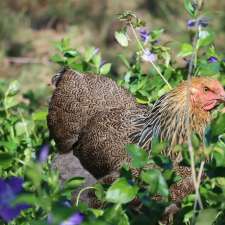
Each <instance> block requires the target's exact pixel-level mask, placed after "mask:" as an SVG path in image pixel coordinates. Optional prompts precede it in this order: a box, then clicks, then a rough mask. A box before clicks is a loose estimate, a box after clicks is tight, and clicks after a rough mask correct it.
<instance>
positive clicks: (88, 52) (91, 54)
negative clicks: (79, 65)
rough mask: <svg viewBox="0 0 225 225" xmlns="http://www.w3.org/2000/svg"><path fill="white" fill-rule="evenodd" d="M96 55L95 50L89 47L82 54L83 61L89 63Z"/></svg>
mask: <svg viewBox="0 0 225 225" xmlns="http://www.w3.org/2000/svg"><path fill="white" fill-rule="evenodd" d="M96 53H97V49H96V48H94V47H89V48H87V49H86V50H85V52H84V60H85V61H86V62H89V61H90V60H91V59H92V58H93V57H94V56H95V54H96Z"/></svg>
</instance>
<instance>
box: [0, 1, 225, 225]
mask: <svg viewBox="0 0 225 225" xmlns="http://www.w3.org/2000/svg"><path fill="white" fill-rule="evenodd" d="M13 2H14V1H8V5H10V4H13ZM22 2H23V4H18V2H17V1H16V3H15V5H13V7H14V8H13V7H12V5H11V9H10V11H8V10H9V9H8V8H7V7H8V6H7V7H6V5H3V6H2V7H0V10H1V11H2V13H3V14H1V15H6V16H4V17H3V20H1V21H0V25H1V30H0V39H1V40H2V45H4V46H6V47H5V48H4V52H2V57H3V58H4V59H5V58H6V59H8V60H16V59H15V58H13V59H12V58H10V57H12V56H13V57H14V56H17V57H22V59H21V60H24V58H23V57H24V56H25V57H26V58H27V57H28V58H29V60H34V58H33V55H31V57H30V55H29V54H30V52H32V51H34V52H38V51H40V52H38V54H39V55H38V58H37V59H36V58H35V60H39V61H40V62H38V64H37V65H33V63H32V62H30V61H29V60H28V61H29V62H28V64H27V63H24V62H22V64H25V65H22V66H21V65H19V66H18V65H17V66H15V67H14V68H9V67H8V68H7V66H6V70H5V71H4V70H3V71H2V74H4V75H5V76H6V75H8V74H10V73H13V72H15V71H16V72H15V74H18V72H17V70H19V73H21V74H22V76H20V77H18V79H17V77H16V76H13V79H11V81H8V80H6V79H5V80H2V81H1V82H0V123H1V127H0V137H1V139H0V177H1V179H0V218H1V219H0V224H4V223H6V222H5V221H10V222H9V224H11V225H17V224H20V225H28V224H37V225H42V224H53V225H56V224H62V225H65V224H69V223H66V221H67V220H68V218H70V219H71V216H74V217H75V221H76V223H75V222H74V223H72V224H80V223H81V222H82V221H83V223H82V224H84V225H92V224H93V225H110V224H113V225H115V224H118V225H129V224H131V225H142V224H143V225H145V224H152V225H153V224H160V222H159V220H160V218H161V217H162V215H163V212H164V210H165V208H166V207H167V206H169V205H170V204H171V203H172V201H171V199H170V196H169V187H170V186H171V185H172V184H174V183H176V182H177V181H178V180H179V179H180V177H178V176H177V175H176V174H175V172H174V171H173V170H172V169H171V168H172V162H171V160H170V159H169V158H168V157H165V156H164V155H161V154H160V152H161V149H162V147H163V145H164V143H158V141H157V140H155V141H154V145H153V150H152V154H151V156H150V157H149V156H148V155H147V154H146V152H145V151H144V150H141V149H139V148H138V147H137V146H135V145H128V146H127V148H126V149H127V151H128V153H129V154H130V156H131V157H132V165H131V168H129V167H128V166H127V165H124V167H123V168H122V169H121V177H120V178H119V179H118V180H116V181H115V182H114V183H113V184H112V185H111V186H109V187H108V186H102V185H100V184H96V185H95V186H94V189H95V191H96V195H97V197H98V199H99V201H101V203H102V204H104V208H102V209H92V208H89V207H88V206H87V205H86V204H85V203H83V202H80V201H79V199H78V200H77V201H76V202H71V199H72V192H73V191H74V190H75V189H77V188H78V187H79V186H80V185H81V184H83V183H84V180H83V179H82V178H80V177H74V178H72V179H70V180H68V181H67V182H65V183H64V185H63V186H61V185H60V182H59V174H58V172H57V171H54V170H53V169H52V168H51V164H52V160H53V158H54V156H55V154H56V149H55V145H54V142H53V141H52V140H50V139H49V134H48V129H47V125H46V115H47V100H46V95H50V94H49V90H48V89H47V88H44V87H42V86H46V85H42V86H39V87H37V86H36V84H34V83H39V82H37V81H36V80H35V81H33V80H34V76H35V75H37V74H39V73H41V72H42V73H43V74H44V76H45V75H46V73H50V71H51V70H53V69H54V66H52V68H53V69H52V68H51V69H49V67H51V65H49V64H48V63H47V62H46V61H42V58H41V57H40V56H43V55H45V53H46V52H45V51H46V50H45V51H43V52H42V51H41V50H40V49H38V47H37V48H35V44H34V43H32V44H33V45H32V44H30V42H29V41H28V40H26V39H25V38H24V36H23V35H22V36H18V37H19V39H17V37H15V36H14V32H12V31H13V30H14V31H16V30H17V29H19V24H21V23H24V21H26V24H27V25H25V26H29V24H31V25H32V26H33V27H34V28H35V29H40V25H42V24H43V21H42V22H40V20H41V19H45V21H46V23H44V24H51V23H52V26H53V27H54V29H69V25H71V24H72V21H74V18H76V16H77V15H79V13H81V12H76V13H74V15H73V13H72V12H73V11H72V10H71V7H72V5H73V4H75V2H76V1H74V2H73V1H66V2H67V4H61V3H60V2H61V1H49V2H48V3H49V4H45V3H44V2H43V3H42V4H43V5H42V4H41V2H42V1H32V3H30V4H27V1H22ZM152 2H155V1H152ZM159 2H161V1H159ZM179 2H180V1H177V3H179ZM200 2H201V1H198V4H200ZM191 3H192V2H191V1H190V0H185V8H186V11H187V14H186V16H187V17H188V16H189V17H190V18H189V23H188V27H187V28H185V29H186V30H187V36H182V37H181V39H182V40H183V41H182V42H181V43H180V44H179V45H177V41H178V40H175V41H174V43H175V44H171V42H167V40H166V38H165V37H164V33H165V31H164V30H163V29H158V28H157V29H152V28H151V30H148V29H147V28H146V27H144V29H143V26H144V21H142V20H141V19H139V18H138V17H136V15H135V14H133V13H131V12H125V13H123V14H121V15H120V17H119V18H120V21H121V22H120V23H121V24H120V29H118V30H116V35H115V38H116V40H117V42H118V43H119V44H120V45H121V48H119V47H117V48H118V49H119V52H120V54H117V55H118V57H117V59H115V58H116V57H115V56H116V52H118V49H117V50H116V51H115V50H113V47H112V48H111V49H112V52H111V53H109V52H110V51H111V50H110V48H109V47H108V50H107V51H106V49H105V48H103V51H104V52H105V54H103V53H102V51H101V50H99V49H98V48H95V47H86V48H85V50H84V49H78V48H75V49H74V48H73V47H71V46H73V44H74V43H72V44H71V42H72V40H71V42H70V41H69V39H68V38H64V39H62V40H61V41H57V42H56V44H55V47H56V51H55V52H56V54H52V52H51V53H49V52H47V53H46V54H47V57H49V58H50V55H52V56H51V61H52V62H55V63H57V64H59V65H60V66H64V67H69V68H72V69H74V70H78V71H83V72H87V71H91V72H94V73H98V74H99V76H109V74H111V75H112V78H113V79H116V80H117V81H118V84H119V85H122V86H123V87H125V88H127V89H128V90H129V91H130V92H131V93H132V94H133V95H134V96H135V97H136V99H137V102H139V103H141V104H149V105H150V104H152V103H153V102H154V101H155V100H156V99H158V98H159V97H160V96H161V95H163V94H164V93H166V92H167V91H168V90H169V89H170V86H171V87H175V86H176V85H177V84H178V83H180V81H181V80H183V79H187V78H188V73H189V72H190V67H189V64H190V63H191V64H192V63H193V65H192V67H191V71H192V73H191V74H193V76H211V77H214V78H216V79H218V80H219V81H220V82H221V83H222V84H223V85H225V77H224V73H225V60H224V58H225V55H224V54H222V53H221V49H223V48H224V46H222V47H221V45H220V44H218V46H220V48H219V50H217V48H216V47H215V45H214V42H215V41H216V40H217V38H218V35H216V34H217V32H215V31H212V29H211V27H212V26H211V25H210V20H209V21H208V19H207V18H208V17H206V15H207V13H206V14H205V11H203V9H202V6H201V5H198V7H195V6H193V4H191ZM1 4H3V3H1ZM152 4H153V3H152ZM173 4H175V3H173ZM150 5H151V4H150V3H146V5H145V6H149V7H150ZM153 5H154V6H155V7H156V8H155V11H154V13H156V15H154V16H155V17H157V18H160V15H159V14H160V13H159V11H160V10H161V9H162V7H163V10H164V11H166V12H169V11H170V9H171V5H170V4H169V3H167V4H163V3H162V2H161V3H160V4H157V3H154V4H153ZM222 5H223V4H222ZM18 7H19V8H20V11H21V16H20V17H17V18H16V19H13V20H10V23H9V22H8V20H9V17H10V18H11V17H12V18H15V15H17V13H16V10H18ZM87 7H90V6H88V5H87V3H86V1H84V3H83V10H86V9H87ZM12 9H14V10H12ZM38 9H42V10H40V11H39V10H38ZM178 9H179V8H178V7H176V10H175V9H174V8H173V9H172V10H175V11H177V10H178ZM32 10H34V11H35V12H36V14H35V13H34V14H32V12H33V11H32ZM43 14H44V15H43ZM93 14H94V13H93ZM52 15H53V16H52ZM73 16H74V18H73ZM91 16H92V17H93V18H97V19H96V21H98V19H99V17H100V16H101V17H106V16H107V15H102V14H101V15H100V14H99V17H97V16H96V15H92V14H91ZM52 18H53V19H52ZM84 20H85V19H84V18H82V17H79V23H81V24H82V23H84ZM22 21H23V22H22ZM185 23H186V22H185V21H183V24H185ZM208 23H209V25H208ZM9 24H10V26H9ZM53 24H54V25H53ZM221 24H222V23H221ZM49 26H50V25H49ZM95 26H96V27H97V25H96V24H95ZM146 26H147V25H146ZM70 28H71V30H72V26H71V27H70ZM215 28H216V29H218V26H217V27H215ZM23 29H25V28H24V27H23ZM85 29H88V28H85ZM219 29H221V27H220V28H219ZM19 30H20V29H19ZM71 30H70V32H75V33H76V34H78V35H79V31H77V30H76V31H71ZM20 31H21V30H20ZM169 31H170V30H169V29H167V33H169ZM18 32H19V31H18ZM26 32H27V31H26ZM46 32H47V31H46ZM173 32H174V30H173ZM173 32H171V34H173ZM188 34H190V36H191V37H193V36H195V37H196V38H195V41H194V42H193V43H190V42H188V41H187V40H188V38H187V37H188ZM59 36H60V35H59ZM62 36H64V35H62ZM69 36H71V35H69ZM165 36H166V35H165ZM92 37H93V36H92ZM223 37H224V36H223ZM42 38H43V37H42ZM60 38H61V37H60ZM60 38H59V37H57V38H56V39H54V40H59V39H60ZM30 39H32V38H30ZM84 39H85V38H84ZM101 41H103V39H101ZM14 43H16V44H17V45H16V46H18V45H19V46H21V45H22V49H20V48H19V49H17V48H14V47H13V46H14V45H13V44H14ZM36 44H37V43H36ZM95 44H96V45H97V44H98V43H97V42H96V43H95ZM24 46H26V47H24ZM37 46H38V44H37ZM47 46H48V47H49V45H47ZM173 47H174V48H173ZM49 48H50V47H49ZM15 49H16V53H15V52H14V50H15ZM12 50H13V51H12ZM122 50H124V53H123V52H122ZM121 52H122V53H121ZM113 54H114V58H113V59H112V60H110V59H111V58H112V55H113ZM105 57H106V58H107V59H108V60H107V62H105V60H104V59H105ZM184 59H185V60H184ZM17 60H18V58H17ZM47 61H48V60H47ZM14 63H15V62H14ZM39 63H40V65H39ZM35 64H36V63H35ZM10 65H11V64H10ZM115 65H116V66H115ZM17 67H18V68H17ZM42 67H43V68H42ZM117 67H118V68H119V69H117ZM3 69H4V68H3ZM8 70H9V71H10V72H8ZM30 73H32V75H31V74H30ZM28 74H29V75H30V76H31V77H29V76H28ZM118 74H120V76H119V75H118ZM44 76H43V78H41V79H40V81H43V80H45V79H46V78H45V77H44ZM15 78H16V79H15ZM18 80H19V81H18ZM30 80H31V81H33V82H30ZM43 83H44V82H43ZM26 85H28V86H26ZM33 87H35V88H36V89H33V90H32V91H31V90H29V89H31V88H33ZM222 107H224V106H220V107H218V108H217V110H215V112H214V113H213V117H214V120H213V122H212V125H211V126H210V127H209V128H208V129H207V131H206V136H205V143H204V149H203V150H202V143H201V142H200V141H199V139H198V137H197V136H195V135H194V134H193V137H192V143H193V147H194V153H195V161H194V163H195V165H194V166H195V169H196V171H197V172H198V173H200V174H201V173H202V169H203V171H204V174H206V178H205V179H204V180H203V182H202V183H201V185H200V187H199V192H200V196H201V203H202V206H203V208H201V204H199V202H198V198H197V197H196V196H197V194H195V193H193V194H191V195H189V196H187V197H186V198H185V199H184V200H183V201H182V203H181V210H180V211H179V212H178V214H177V215H176V217H175V218H174V221H173V223H172V224H179V225H181V224H186V225H189V224H196V225H212V224H213V225H223V224H224V221H225V205H224V201H225V174H224V171H225V127H224V124H225V116H224V114H222V113H221V112H220V111H221V109H222ZM177 149H179V150H180V151H182V155H183V158H184V160H183V161H184V163H185V165H190V164H191V162H190V157H189V151H188V147H187V146H177ZM202 161H205V164H204V168H202ZM149 164H150V165H151V164H152V165H157V167H158V168H159V169H146V166H147V165H149ZM136 168H139V169H141V173H140V176H138V177H136V178H134V177H132V174H131V169H136ZM10 177H22V178H23V179H24V180H23V182H22V183H23V191H21V190H20V191H19V192H17V191H16V190H14V188H13V186H10V182H9V180H7V178H10ZM7 182H8V183H7ZM3 185H5V186H6V187H7V190H10V191H9V192H6V189H4V190H1V187H3ZM16 186H17V185H15V186H14V187H16ZM18 186H19V185H18ZM86 191H88V190H86ZM6 195H7V196H9V197H8V198H5V196H6ZM156 195H160V196H161V199H160V201H156V200H155V198H154V197H155V196H156ZM135 199H139V201H140V202H141V204H142V207H141V208H140V209H139V210H137V209H134V207H132V204H131V202H132V201H133V200H135ZM19 204H27V205H26V207H27V208H28V209H26V210H22V211H21V212H20V214H18V215H16V214H15V212H11V215H14V217H16V218H15V220H11V219H6V217H5V216H4V215H3V214H2V212H3V207H6V206H9V205H10V206H11V207H14V206H15V205H19ZM15 215H16V216H15ZM17 216H18V217H17ZM63 221H64V223H63ZM67 222H68V221H67Z"/></svg>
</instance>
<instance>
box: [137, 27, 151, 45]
mask: <svg viewBox="0 0 225 225" xmlns="http://www.w3.org/2000/svg"><path fill="white" fill-rule="evenodd" d="M139 35H140V38H141V40H142V41H143V42H144V43H146V42H148V40H149V37H150V32H149V31H147V30H146V29H140V31H139Z"/></svg>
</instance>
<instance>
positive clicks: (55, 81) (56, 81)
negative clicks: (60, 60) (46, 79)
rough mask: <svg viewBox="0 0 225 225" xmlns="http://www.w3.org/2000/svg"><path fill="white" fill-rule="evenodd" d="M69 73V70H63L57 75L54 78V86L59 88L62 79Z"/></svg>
mask: <svg viewBox="0 0 225 225" xmlns="http://www.w3.org/2000/svg"><path fill="white" fill-rule="evenodd" d="M66 71H67V68H65V67H64V68H62V69H61V70H60V71H59V72H58V73H56V74H55V75H54V76H53V77H52V80H51V82H52V85H54V86H55V87H57V86H58V84H59V82H60V80H61V79H62V76H63V74H64V73H65V72H66Z"/></svg>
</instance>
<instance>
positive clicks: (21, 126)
mask: <svg viewBox="0 0 225 225" xmlns="http://www.w3.org/2000/svg"><path fill="white" fill-rule="evenodd" d="M31 128H32V122H31V121H29V120H23V121H20V122H18V123H16V124H15V130H16V135H17V136H21V135H23V134H26V133H27V131H28V130H31Z"/></svg>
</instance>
